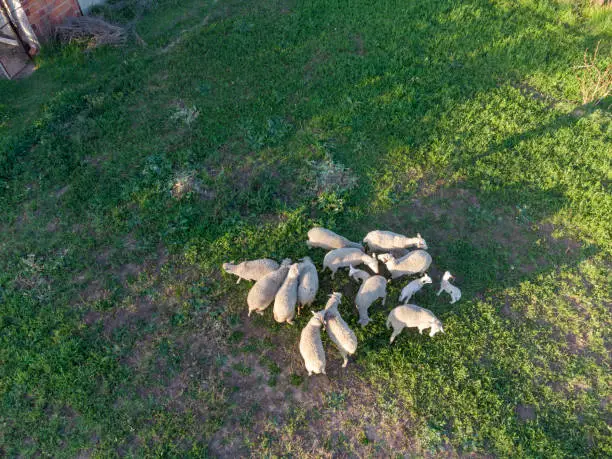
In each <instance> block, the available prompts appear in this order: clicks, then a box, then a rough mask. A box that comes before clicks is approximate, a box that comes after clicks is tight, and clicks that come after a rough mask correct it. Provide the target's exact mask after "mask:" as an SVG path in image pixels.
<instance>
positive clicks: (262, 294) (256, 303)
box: [247, 258, 291, 316]
mask: <svg viewBox="0 0 612 459" xmlns="http://www.w3.org/2000/svg"><path fill="white" fill-rule="evenodd" d="M290 264H291V260H290V259H289V258H286V259H284V260H283V261H282V262H281V265H280V267H279V268H278V269H277V270H276V271H272V272H271V273H269V274H266V275H265V276H264V277H262V278H261V279H259V280H258V281H257V282H255V285H253V287H252V288H251V290H250V291H249V295H248V296H247V304H248V305H249V316H250V315H251V313H252V312H253V311H255V312H257V313H258V314H263V311H264V310H265V309H266V308H267V307H268V306H270V303H272V301H273V300H274V297H275V296H276V292H278V289H279V288H280V286H281V285H282V283H283V281H284V280H285V277H287V273H288V272H289V265H290Z"/></svg>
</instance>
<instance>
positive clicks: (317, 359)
mask: <svg viewBox="0 0 612 459" xmlns="http://www.w3.org/2000/svg"><path fill="white" fill-rule="evenodd" d="M312 315H313V316H312V317H311V318H310V320H309V321H308V323H307V324H306V326H305V327H304V329H303V330H302V333H301V335H300V354H301V355H302V358H303V359H304V364H305V366H306V371H308V376H310V375H312V374H313V373H315V374H319V373H323V374H325V351H324V350H323V342H322V341H321V326H322V325H323V324H324V320H325V317H324V315H323V314H322V313H320V312H314V311H312Z"/></svg>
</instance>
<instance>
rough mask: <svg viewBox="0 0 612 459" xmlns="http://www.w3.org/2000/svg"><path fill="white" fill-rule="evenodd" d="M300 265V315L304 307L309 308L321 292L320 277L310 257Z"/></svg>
mask: <svg viewBox="0 0 612 459" xmlns="http://www.w3.org/2000/svg"><path fill="white" fill-rule="evenodd" d="M300 261H301V263H300V264H299V265H298V268H299V270H300V277H299V282H298V314H299V313H300V310H301V307H302V306H309V305H311V304H312V302H313V301H314V299H315V297H316V296H317V291H318V290H319V275H318V274H317V268H316V267H315V265H314V264H313V263H312V260H311V259H310V257H304V258H302V259H301V260H300Z"/></svg>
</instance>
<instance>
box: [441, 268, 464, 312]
mask: <svg viewBox="0 0 612 459" xmlns="http://www.w3.org/2000/svg"><path fill="white" fill-rule="evenodd" d="M454 278H455V276H453V275H452V274H451V273H450V272H448V271H446V272H445V273H444V276H442V282H440V290H439V291H438V296H440V293H442V292H443V291H444V292H446V293H448V294H449V295H450V296H451V302H450V304H453V303H455V302H457V301H459V300H460V299H461V290H459V288H458V287H455V286H454V285H453V284H451V283H450V280H451V279H454Z"/></svg>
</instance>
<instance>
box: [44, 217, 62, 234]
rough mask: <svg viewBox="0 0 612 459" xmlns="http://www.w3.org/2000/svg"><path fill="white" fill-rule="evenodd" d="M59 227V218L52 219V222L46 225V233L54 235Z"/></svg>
mask: <svg viewBox="0 0 612 459" xmlns="http://www.w3.org/2000/svg"><path fill="white" fill-rule="evenodd" d="M59 226H60V219H59V218H54V219H53V220H51V221H50V222H49V223H48V224H47V228H46V229H47V231H48V232H49V233H55V232H56V231H57V229H58V228H59Z"/></svg>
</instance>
